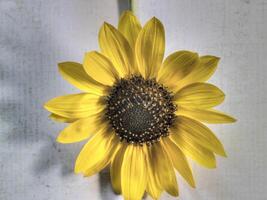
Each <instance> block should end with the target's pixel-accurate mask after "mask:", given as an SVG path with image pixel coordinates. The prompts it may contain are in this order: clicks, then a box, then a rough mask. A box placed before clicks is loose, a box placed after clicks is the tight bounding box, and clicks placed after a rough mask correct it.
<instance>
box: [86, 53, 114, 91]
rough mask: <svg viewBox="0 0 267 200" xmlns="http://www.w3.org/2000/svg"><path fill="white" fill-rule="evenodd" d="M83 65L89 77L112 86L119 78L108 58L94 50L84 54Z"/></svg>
mask: <svg viewBox="0 0 267 200" xmlns="http://www.w3.org/2000/svg"><path fill="white" fill-rule="evenodd" d="M83 67H84V69H85V71H86V72H87V74H88V75H89V76H90V77H92V78H94V79H95V80H96V81H98V82H99V83H102V84H104V85H108V86H112V85H113V83H114V82H115V81H116V79H118V78H119V75H118V72H117V71H116V69H115V67H114V66H113V64H112V63H111V62H110V61H109V59H108V58H107V57H105V56H104V55H102V54H100V53H98V52H96V51H92V52H89V53H86V54H85V58H84V62H83Z"/></svg>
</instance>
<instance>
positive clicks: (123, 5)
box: [117, 0, 130, 15]
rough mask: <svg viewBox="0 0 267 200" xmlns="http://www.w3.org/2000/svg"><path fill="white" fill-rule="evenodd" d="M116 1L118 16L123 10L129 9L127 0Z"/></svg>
mask: <svg viewBox="0 0 267 200" xmlns="http://www.w3.org/2000/svg"><path fill="white" fill-rule="evenodd" d="M117 1H118V12H119V15H121V13H122V12H123V11H125V10H129V9H130V1H129V0H117Z"/></svg>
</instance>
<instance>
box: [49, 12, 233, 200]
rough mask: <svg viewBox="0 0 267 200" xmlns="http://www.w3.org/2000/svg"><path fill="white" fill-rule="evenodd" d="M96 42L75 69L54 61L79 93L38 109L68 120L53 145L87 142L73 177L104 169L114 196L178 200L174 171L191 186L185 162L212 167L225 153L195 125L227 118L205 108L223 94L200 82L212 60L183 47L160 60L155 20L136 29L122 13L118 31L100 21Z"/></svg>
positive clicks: (161, 41) (160, 31)
mask: <svg viewBox="0 0 267 200" xmlns="http://www.w3.org/2000/svg"><path fill="white" fill-rule="evenodd" d="M99 45H100V49H101V50H100V51H99V52H98V51H92V52H88V53H86V54H85V56H84V60H83V63H82V64H79V63H75V62H63V63H60V64H59V71H60V73H61V75H62V76H63V77H64V78H65V79H66V80H67V81H68V82H70V83H71V84H73V85H74V86H76V87H77V88H78V89H80V90H81V91H82V92H81V93H79V94H71V95H66V96H60V97H56V98H54V99H52V100H50V101H48V102H47V103H46V104H45V108H46V109H47V110H48V111H50V112H51V115H50V117H51V118H52V119H53V120H56V121H60V122H65V123H69V125H68V126H67V127H66V128H65V129H63V130H62V131H61V132H60V134H59V136H58V138H57V141H58V142H60V143H74V142H80V141H82V140H86V139H89V141H88V142H87V143H86V144H85V146H84V147H83V149H82V150H81V152H80V154H79V155H78V158H77V160H76V164H75V172H76V173H81V174H83V175H84V176H91V175H93V174H95V173H98V172H99V171H101V170H102V169H104V168H105V167H108V166H109V167H110V175H111V182H112V186H113V188H114V191H115V192H116V193H119V194H122V195H123V197H124V198H125V199H126V200H140V199H142V197H143V195H144V193H145V192H147V193H148V194H149V195H150V196H151V197H152V198H153V199H159V197H160V195H161V193H162V192H163V191H166V192H168V193H169V194H171V195H173V196H178V193H179V192H178V183H177V180H176V175H175V171H177V172H178V173H179V174H180V175H181V176H182V177H183V178H184V179H185V180H186V181H187V182H188V184H189V185H190V186H192V187H195V181H194V178H193V175H192V171H191V168H190V166H189V164H188V161H187V159H188V158H190V159H192V160H194V161H196V162H197V163H199V164H200V165H202V166H204V167H207V168H215V167H216V160H215V154H217V155H220V156H226V153H225V150H224V148H223V145H222V144H221V142H220V141H219V140H218V138H217V137H216V136H215V135H214V134H213V133H212V131H211V130H210V129H209V128H208V127H206V126H205V125H204V124H203V123H202V122H204V123H231V122H234V121H235V119H234V118H232V117H231V116H229V115H226V114H225V113H223V112H220V111H217V110H214V109H213V107H215V106H217V105H219V104H220V103H222V102H223V100H224V96H225V95H224V93H223V92H222V91H221V90H220V89H219V88H217V87H216V86H214V85H212V84H209V83H205V81H207V80H208V79H209V77H210V76H211V75H212V74H213V73H214V71H215V70H216V67H217V65H218V62H219V58H218V57H215V56H210V55H206V56H199V55H198V54H197V53H195V52H191V51H184V50H183V51H176V52H174V53H172V54H171V55H169V56H167V57H166V58H164V50H165V32H164V27H163V25H162V23H161V22H160V21H159V20H158V19H157V18H155V17H154V18H152V19H150V20H149V21H148V22H147V23H146V24H145V25H144V26H143V27H142V26H141V24H140V22H139V21H138V19H137V18H136V17H135V16H134V15H133V14H132V13H131V12H129V11H126V12H124V13H123V14H122V16H121V18H120V21H119V25H118V29H116V28H115V27H114V26H112V25H110V24H108V23H104V24H103V26H102V27H101V29H100V32H99Z"/></svg>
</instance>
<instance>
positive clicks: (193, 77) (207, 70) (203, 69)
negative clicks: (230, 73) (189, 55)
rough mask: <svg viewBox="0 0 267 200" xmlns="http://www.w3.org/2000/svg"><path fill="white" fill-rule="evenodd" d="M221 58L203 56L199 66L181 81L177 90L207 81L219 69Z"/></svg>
mask: <svg viewBox="0 0 267 200" xmlns="http://www.w3.org/2000/svg"><path fill="white" fill-rule="evenodd" d="M219 60H220V58H218V57H216V56H209V55H207V56H201V57H200V58H199V64H198V65H197V66H196V67H195V68H194V69H193V70H192V72H191V73H190V74H189V75H188V76H186V77H185V78H184V79H182V80H181V81H179V84H177V85H176V88H175V90H176V91H178V90H179V89H181V88H183V87H184V86H186V85H189V84H192V83H196V82H205V81H207V80H208V79H209V78H210V77H211V76H212V75H213V73H214V72H215V70H216V69H217V65H218V62H219Z"/></svg>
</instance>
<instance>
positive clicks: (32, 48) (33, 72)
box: [0, 0, 267, 200]
mask: <svg viewBox="0 0 267 200" xmlns="http://www.w3.org/2000/svg"><path fill="white" fill-rule="evenodd" d="M122 1H123V0H120V2H122ZM123 7H125V5H123V4H120V6H118V1H115V0H104V1H103V0H102V1H96V0H95V1H92V0H90V1H89V0H24V1H23V0H0V199H1V200H63V199H64V200H74V199H75V200H115V199H116V200H117V199H122V198H121V197H120V196H116V195H114V194H113V192H112V190H111V187H110V183H109V176H108V173H107V172H102V173H101V174H99V175H95V176H93V177H91V178H87V179H84V178H82V177H81V176H77V175H74V174H73V173H72V169H73V164H74V160H75V157H76V155H77V153H78V152H79V150H80V148H81V146H82V144H74V145H61V144H57V143H55V137H56V136H57V133H58V132H59V131H60V130H61V129H62V128H63V127H64V125H62V124H58V123H54V122H52V121H50V120H49V119H48V118H47V116H48V113H47V112H46V111H44V110H43V108H42V104H43V103H44V102H45V101H47V100H48V99H50V98H52V97H55V96H57V95H63V94H67V93H71V92H76V91H77V90H75V89H74V88H73V87H72V86H70V85H69V84H68V83H67V82H65V81H63V79H62V78H61V77H60V75H59V73H58V71H57V63H58V62H61V61H66V60H73V61H81V60H82V58H83V54H84V52H85V51H89V50H94V49H98V44H97V33H98V29H99V27H100V26H101V24H102V23H103V21H108V22H110V23H112V24H117V20H118V15H119V9H122V8H123ZM137 15H138V16H139V17H140V19H141V21H142V23H144V22H145V21H146V20H148V19H149V18H150V17H152V16H154V15H155V16H157V17H158V18H159V19H161V20H162V22H163V23H164V24H165V30H166V39H167V43H166V44H167V47H166V48H167V53H170V52H171V51H174V50H176V49H188V50H194V51H197V52H199V53H200V54H202V55H203V54H214V55H217V56H220V57H221V58H222V59H221V63H220V66H219V68H218V70H217V72H216V73H215V75H214V77H213V78H212V79H211V82H213V83H215V84H217V85H218V86H219V87H220V88H222V89H223V90H224V91H225V93H226V94H227V98H226V101H225V103H224V104H223V105H222V106H220V108H221V109H222V110H224V111H227V112H229V113H232V114H233V115H234V116H235V117H236V118H237V119H238V122H237V123H236V124H231V125H218V126H212V128H213V130H215V131H216V133H217V136H218V137H219V138H220V139H221V140H222V142H223V143H224V145H225V148H226V150H227V152H228V159H223V158H218V167H217V169H216V170H207V169H204V168H202V167H200V166H197V165H196V164H195V163H193V162H192V165H193V170H194V174H195V178H196V182H197V189H195V190H194V189H191V188H190V187H189V186H187V185H186V183H185V182H184V181H183V180H181V178H180V177H178V179H179V187H180V197H179V199H180V200H215V199H216V200H252V199H253V200H265V199H267V188H266V185H267V170H266V168H267V158H266V157H267V147H266V146H267V94H266V93H267V81H266V78H267V66H266V59H267V1H266V0H225V1H223V0H201V1H197V0H165V1H160V0H158V1H155V0H154V1H153V0H143V1H139V2H137ZM162 199H164V200H165V199H166V200H169V199H175V198H172V197H170V196H169V195H167V194H164V195H163V196H162Z"/></svg>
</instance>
